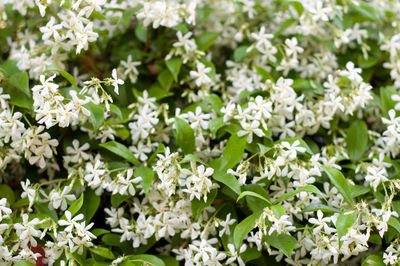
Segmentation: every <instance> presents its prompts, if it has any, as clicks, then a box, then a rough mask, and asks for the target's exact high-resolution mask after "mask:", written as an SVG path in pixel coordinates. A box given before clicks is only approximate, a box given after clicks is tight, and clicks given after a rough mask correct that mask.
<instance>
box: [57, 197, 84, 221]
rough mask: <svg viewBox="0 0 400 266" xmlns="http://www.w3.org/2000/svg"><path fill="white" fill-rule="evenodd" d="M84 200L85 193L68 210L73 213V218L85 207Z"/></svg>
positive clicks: (63, 217)
mask: <svg viewBox="0 0 400 266" xmlns="http://www.w3.org/2000/svg"><path fill="white" fill-rule="evenodd" d="M83 198H84V193H82V194H81V196H80V197H79V198H78V199H77V200H75V201H74V203H72V205H71V206H70V207H69V208H68V210H69V212H70V213H71V217H73V216H74V215H75V214H76V213H77V212H78V211H79V210H80V209H81V207H82V205H83ZM61 219H65V215H63V216H62V218H61Z"/></svg>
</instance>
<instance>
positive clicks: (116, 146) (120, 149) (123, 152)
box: [99, 141, 141, 165]
mask: <svg viewBox="0 0 400 266" xmlns="http://www.w3.org/2000/svg"><path fill="white" fill-rule="evenodd" d="M99 146H100V147H103V148H105V149H107V150H109V151H111V152H112V153H114V154H116V155H118V156H120V157H122V158H124V159H125V160H127V161H128V162H131V163H133V164H136V165H140V164H141V163H140V162H139V161H138V159H136V158H135V156H134V155H133V152H131V151H130V150H129V149H128V148H127V147H126V146H125V145H123V144H121V143H118V142H116V141H109V142H106V143H102V144H99Z"/></svg>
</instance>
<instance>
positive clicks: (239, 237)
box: [233, 212, 261, 249]
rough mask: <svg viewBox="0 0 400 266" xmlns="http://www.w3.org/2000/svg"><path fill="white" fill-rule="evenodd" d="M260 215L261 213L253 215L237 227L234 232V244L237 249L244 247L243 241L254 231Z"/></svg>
mask: <svg viewBox="0 0 400 266" xmlns="http://www.w3.org/2000/svg"><path fill="white" fill-rule="evenodd" d="M260 215H261V212H258V213H253V214H252V215H250V216H247V217H246V218H245V219H244V220H243V221H241V222H240V223H238V224H237V225H236V226H235V230H234V231H233V243H234V245H235V247H236V249H238V248H240V247H241V246H242V242H243V239H244V238H245V237H246V236H247V234H248V233H250V231H251V230H253V229H254V227H255V226H256V222H257V220H258V218H259V217H260Z"/></svg>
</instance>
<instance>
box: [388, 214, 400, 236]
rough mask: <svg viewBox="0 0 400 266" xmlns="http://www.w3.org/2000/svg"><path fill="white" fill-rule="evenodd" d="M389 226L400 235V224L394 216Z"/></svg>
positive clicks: (391, 217)
mask: <svg viewBox="0 0 400 266" xmlns="http://www.w3.org/2000/svg"><path fill="white" fill-rule="evenodd" d="M388 224H389V225H390V226H391V227H393V228H394V229H396V230H397V232H399V233H400V222H399V220H397V219H396V218H394V217H393V216H390V218H389V221H388Z"/></svg>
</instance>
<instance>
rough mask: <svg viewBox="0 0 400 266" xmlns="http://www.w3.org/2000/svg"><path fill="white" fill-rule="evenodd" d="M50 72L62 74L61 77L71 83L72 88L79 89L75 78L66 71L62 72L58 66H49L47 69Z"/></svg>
mask: <svg viewBox="0 0 400 266" xmlns="http://www.w3.org/2000/svg"><path fill="white" fill-rule="evenodd" d="M48 71H55V72H58V73H60V74H61V76H63V77H64V78H65V79H66V80H68V81H69V83H71V84H72V86H74V87H75V88H77V86H76V80H75V78H74V77H73V76H72V75H71V74H69V73H68V72H66V71H64V70H61V69H60V68H59V67H58V66H56V65H50V66H48V67H47V68H46V72H48Z"/></svg>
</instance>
